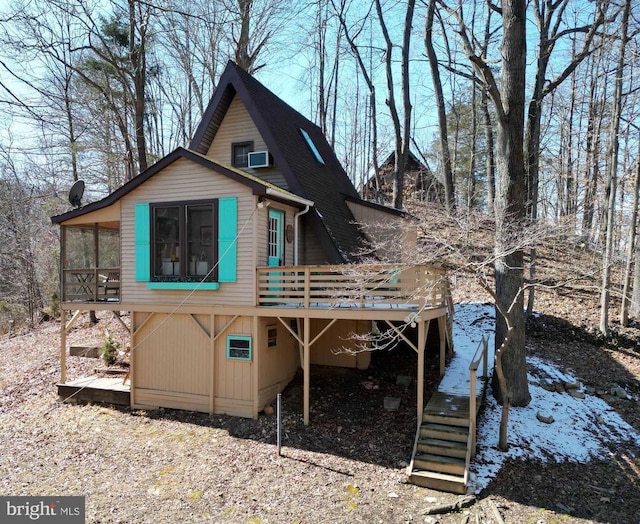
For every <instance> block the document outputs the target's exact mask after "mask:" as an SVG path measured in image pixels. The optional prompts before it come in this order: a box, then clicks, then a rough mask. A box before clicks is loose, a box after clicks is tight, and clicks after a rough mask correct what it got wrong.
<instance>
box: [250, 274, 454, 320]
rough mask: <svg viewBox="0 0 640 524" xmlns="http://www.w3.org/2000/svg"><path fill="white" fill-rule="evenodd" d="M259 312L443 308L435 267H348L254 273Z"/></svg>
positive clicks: (442, 286)
mask: <svg viewBox="0 0 640 524" xmlns="http://www.w3.org/2000/svg"><path fill="white" fill-rule="evenodd" d="M256 286H257V289H256V297H257V304H258V305H259V306H281V307H287V306H296V307H305V308H309V307H376V306H379V305H380V304H388V305H389V307H400V306H404V307H407V306H414V307H415V308H419V309H421V308H436V307H445V306H446V305H447V302H446V301H447V289H448V288H447V285H446V270H445V269H443V268H440V267H437V266H429V265H412V266H408V267H403V266H400V265H394V264H353V265H348V264H344V265H335V266H330V265H317V266H286V267H283V266H277V267H270V266H262V267H258V268H257V278H256Z"/></svg>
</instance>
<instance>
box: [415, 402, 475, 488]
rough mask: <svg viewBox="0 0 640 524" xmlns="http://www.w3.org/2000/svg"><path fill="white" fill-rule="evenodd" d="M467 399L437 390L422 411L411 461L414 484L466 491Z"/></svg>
mask: <svg viewBox="0 0 640 524" xmlns="http://www.w3.org/2000/svg"><path fill="white" fill-rule="evenodd" d="M469 422H470V420H469V398H468V397H460V396H453V395H448V394H446V393H442V392H439V391H438V392H436V393H434V394H433V396H432V397H431V399H430V400H429V402H428V404H427V407H426V408H425V410H424V412H423V414H422V424H421V425H420V429H419V431H418V437H417V439H416V444H415V452H414V456H413V460H412V461H411V473H410V480H411V482H412V483H413V484H417V485H418V486H423V487H427V488H432V489H437V490H439V491H448V492H451V493H461V494H463V493H466V491H467V464H466V458H467V452H468V444H469Z"/></svg>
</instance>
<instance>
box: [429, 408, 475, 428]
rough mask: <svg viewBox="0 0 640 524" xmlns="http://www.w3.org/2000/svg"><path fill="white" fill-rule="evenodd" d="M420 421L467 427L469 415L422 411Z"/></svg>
mask: <svg viewBox="0 0 640 524" xmlns="http://www.w3.org/2000/svg"><path fill="white" fill-rule="evenodd" d="M422 422H432V423H434V424H445V425H447V426H459V427H469V415H468V413H467V414H461V415H458V414H455V413H447V414H443V413H435V412H431V411H426V410H425V411H424V413H423V414H422Z"/></svg>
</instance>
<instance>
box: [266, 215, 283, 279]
mask: <svg viewBox="0 0 640 524" xmlns="http://www.w3.org/2000/svg"><path fill="white" fill-rule="evenodd" d="M283 231H284V213H283V212H282V211H278V210H276V209H270V210H269V238H268V241H269V247H268V256H269V261H268V265H269V266H272V267H275V266H283V265H284V249H283V248H284V235H283Z"/></svg>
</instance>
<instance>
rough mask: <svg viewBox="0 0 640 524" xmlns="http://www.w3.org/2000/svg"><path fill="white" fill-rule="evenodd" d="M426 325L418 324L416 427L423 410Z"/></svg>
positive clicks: (420, 420) (420, 419)
mask: <svg viewBox="0 0 640 524" xmlns="http://www.w3.org/2000/svg"><path fill="white" fill-rule="evenodd" d="M425 325H426V323H425V322H424V321H423V320H421V321H420V322H419V323H418V378H417V381H418V383H417V391H418V401H417V410H418V427H420V425H421V424H422V412H423V410H424V346H425V345H426V338H427V337H426V329H425Z"/></svg>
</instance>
